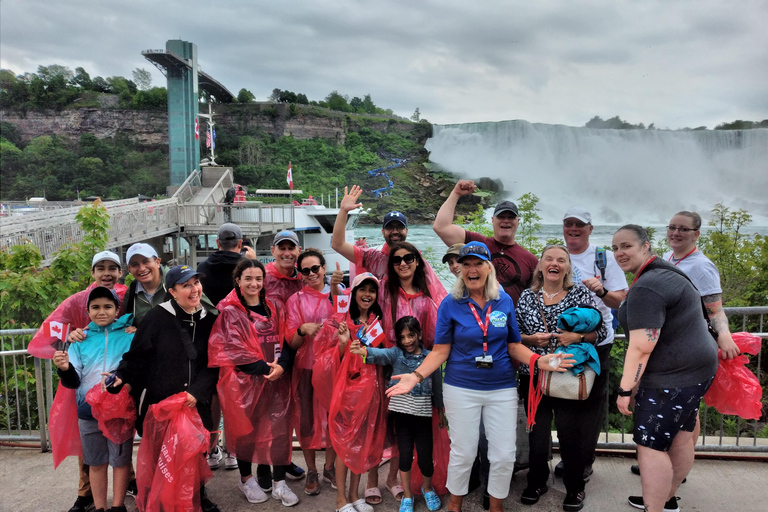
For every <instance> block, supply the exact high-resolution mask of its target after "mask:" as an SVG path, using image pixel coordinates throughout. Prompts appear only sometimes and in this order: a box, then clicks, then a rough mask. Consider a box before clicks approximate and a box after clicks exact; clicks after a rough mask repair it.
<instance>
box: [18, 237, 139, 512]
mask: <svg viewBox="0 0 768 512" xmlns="http://www.w3.org/2000/svg"><path fill="white" fill-rule="evenodd" d="M122 275H123V271H122V268H121V266H120V257H119V256H118V255H117V254H115V253H114V252H111V251H102V252H100V253H98V254H96V255H95V256H94V257H93V260H92V262H91V277H93V281H94V282H93V283H91V284H90V285H89V286H88V288H86V289H85V290H83V291H81V292H77V293H76V294H74V295H72V296H70V297H68V298H67V299H66V300H64V302H62V303H61V304H59V307H57V308H56V309H55V310H54V311H53V313H51V314H50V315H48V318H46V319H45V321H44V322H43V324H42V325H41V326H40V329H38V331H37V332H36V333H35V335H34V336H33V337H32V340H31V341H30V342H29V347H27V350H28V351H29V353H30V354H32V355H33V356H35V357H39V358H41V359H52V358H53V354H54V353H55V352H56V350H57V348H58V347H63V346H64V343H65V342H67V341H68V336H67V335H68V333H70V332H71V331H74V330H75V329H85V328H86V327H87V326H88V323H89V322H90V321H91V320H90V318H89V317H88V307H87V302H88V294H90V293H91V290H93V289H94V288H95V287H97V286H104V287H105V288H109V289H110V290H112V289H114V290H115V292H116V293H117V297H118V299H119V300H120V304H121V309H122V304H123V298H124V296H125V292H126V290H127V288H126V287H125V286H123V285H122V284H118V282H117V281H118V280H119V279H120V277H122ZM78 341H79V340H78ZM51 411H52V416H51V418H50V421H49V429H50V431H51V446H52V449H53V452H54V467H55V466H58V465H59V463H60V462H61V461H62V460H64V459H65V458H66V457H68V456H69V455H76V456H77V457H78V461H79V465H80V483H79V485H78V490H77V499H76V500H75V504H74V505H73V506H72V508H71V509H70V510H69V512H85V510H86V509H87V508H88V507H90V506H91V504H92V503H93V495H92V494H91V482H90V480H89V479H88V466H86V465H84V464H83V457H82V448H81V445H80V436H79V434H78V427H77V405H76V402H75V392H74V390H72V389H67V388H65V387H63V386H60V387H59V388H58V389H57V390H56V398H55V400H54V406H53V407H52V408H51ZM54 411H61V414H57V415H56V417H53V412H54ZM62 432H69V433H71V434H72V436H71V438H70V437H67V438H64V437H62V436H58V435H57V434H60V433H62ZM135 484H136V483H135V480H134V481H133V482H131V485H133V486H134V488H135Z"/></svg>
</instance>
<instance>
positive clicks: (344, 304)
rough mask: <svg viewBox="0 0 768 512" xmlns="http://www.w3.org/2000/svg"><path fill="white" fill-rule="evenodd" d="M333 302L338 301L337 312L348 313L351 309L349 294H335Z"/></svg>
mask: <svg viewBox="0 0 768 512" xmlns="http://www.w3.org/2000/svg"><path fill="white" fill-rule="evenodd" d="M333 302H334V303H336V312H337V313H346V312H347V311H349V295H334V296H333Z"/></svg>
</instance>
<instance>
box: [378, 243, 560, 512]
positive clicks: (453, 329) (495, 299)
mask: <svg viewBox="0 0 768 512" xmlns="http://www.w3.org/2000/svg"><path fill="white" fill-rule="evenodd" d="M458 261H459V263H461V278H460V279H458V280H457V281H456V284H455V285H454V287H453V291H452V293H451V296H450V297H446V298H445V300H443V301H442V303H441V304H440V309H439V311H438V316H437V328H436V331H435V345H434V349H433V350H432V352H430V353H429V355H427V357H426V358H425V359H424V362H423V363H422V364H421V365H420V366H419V367H418V368H416V370H414V371H413V372H412V373H408V374H403V375H395V376H393V377H392V378H393V379H399V380H400V382H399V383H398V384H396V385H395V386H392V387H391V388H389V390H388V391H387V395H389V396H392V395H400V394H405V393H408V392H410V391H411V389H413V387H414V386H415V385H416V384H418V383H420V382H423V381H424V379H425V378H427V377H429V376H430V375H431V374H432V373H433V372H435V371H439V369H440V366H441V365H442V364H443V363H445V362H446V361H447V364H446V366H445V377H444V384H443V401H444V403H445V415H446V417H447V419H448V424H449V426H450V437H451V454H450V461H449V464H448V479H447V487H448V490H449V491H450V501H449V504H448V511H449V512H459V511H460V510H461V505H462V501H463V499H464V495H465V494H467V492H468V490H469V474H470V472H471V469H472V463H473V462H474V460H475V456H476V455H477V443H478V438H479V433H480V418H481V417H482V418H483V423H484V425H485V434H486V437H487V438H488V458H489V459H490V460H489V461H490V476H489V481H488V493H489V494H490V510H491V511H493V512H501V511H502V510H503V506H502V505H503V501H504V498H506V497H507V495H508V494H509V484H510V480H511V478H512V471H513V469H514V465H515V433H516V431H515V428H514V425H515V424H516V423H517V389H516V386H517V384H516V381H515V370H514V366H513V363H512V361H513V360H515V361H518V362H526V363H531V364H534V365H537V366H538V367H540V368H548V369H551V370H552V371H565V368H568V367H570V366H571V364H572V363H573V359H570V354H562V358H561V357H554V356H553V355H552V354H549V355H546V356H539V355H538V354H534V353H533V352H531V350H529V349H528V348H527V347H526V346H525V345H523V344H521V343H520V333H519V331H518V327H517V320H516V319H515V307H514V305H513V304H512V299H511V298H510V296H509V295H507V294H506V292H504V291H503V290H500V289H499V283H498V281H497V280H496V270H495V269H494V267H493V265H491V255H490V252H489V251H488V248H487V247H486V245H485V244H483V243H481V242H470V243H468V244H466V245H465V246H464V247H462V248H461V251H460V252H459V258H458ZM558 356H560V354H558Z"/></svg>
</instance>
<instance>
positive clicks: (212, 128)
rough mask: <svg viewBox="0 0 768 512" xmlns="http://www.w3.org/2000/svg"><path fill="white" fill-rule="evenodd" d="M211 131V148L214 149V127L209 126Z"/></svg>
mask: <svg viewBox="0 0 768 512" xmlns="http://www.w3.org/2000/svg"><path fill="white" fill-rule="evenodd" d="M211 132H212V133H213V135H212V136H211V149H216V127H215V126H212V127H211Z"/></svg>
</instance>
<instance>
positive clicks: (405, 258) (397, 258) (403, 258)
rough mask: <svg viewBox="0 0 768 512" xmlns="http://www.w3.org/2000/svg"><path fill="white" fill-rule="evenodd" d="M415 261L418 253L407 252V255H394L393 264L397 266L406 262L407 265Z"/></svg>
mask: <svg viewBox="0 0 768 512" xmlns="http://www.w3.org/2000/svg"><path fill="white" fill-rule="evenodd" d="M414 261H416V255H415V254H412V253H409V254H406V255H405V256H392V264H393V265H394V266H396V267H397V266H398V265H400V264H401V263H402V262H405V264H406V265H410V264H411V263H413V262H414Z"/></svg>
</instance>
